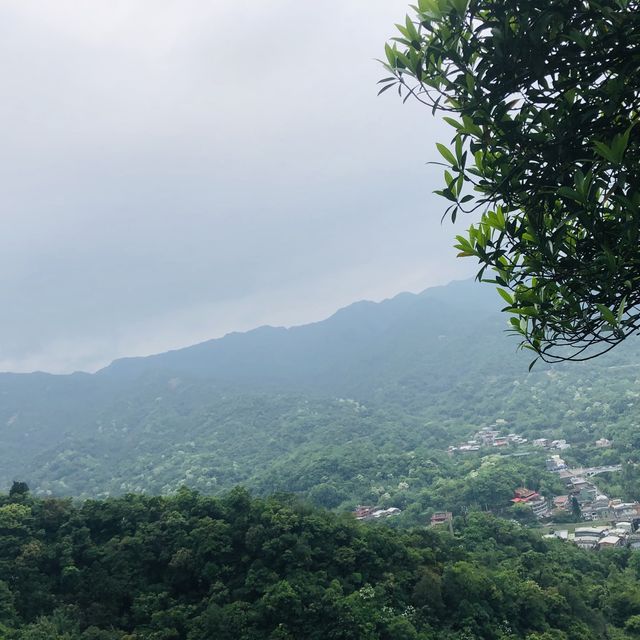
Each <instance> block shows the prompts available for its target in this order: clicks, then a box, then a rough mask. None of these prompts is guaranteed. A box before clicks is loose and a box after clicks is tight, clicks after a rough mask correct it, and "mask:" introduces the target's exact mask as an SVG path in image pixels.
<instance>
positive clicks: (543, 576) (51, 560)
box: [0, 487, 640, 640]
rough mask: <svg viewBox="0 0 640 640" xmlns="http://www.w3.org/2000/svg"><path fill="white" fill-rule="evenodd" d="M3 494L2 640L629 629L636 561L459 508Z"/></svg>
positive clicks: (429, 638)
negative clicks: (424, 513) (373, 510)
mask: <svg viewBox="0 0 640 640" xmlns="http://www.w3.org/2000/svg"><path fill="white" fill-rule="evenodd" d="M17 489H18V490H14V491H13V492H12V495H10V496H6V495H4V496H1V497H0V625H1V626H0V635H1V636H2V637H3V638H7V639H8V640H44V639H46V640H49V639H54V638H56V639H58V640H79V639H81V640H125V639H126V640H142V639H143V638H144V639H145V640H211V639H213V638H215V639H217V640H263V639H265V638H271V639H276V638H277V639H279V640H294V639H295V640H299V639H301V638H305V639H308V640H314V639H317V640H327V639H334V640H347V639H353V640H374V639H383V640H436V639H437V640H447V639H448V640H457V639H459V640H462V639H469V638H485V639H487V640H493V639H495V640H498V639H500V640H516V639H518V640H520V639H527V640H552V639H553V640H587V639H589V638H633V637H637V636H636V634H637V633H638V631H639V630H640V588H639V586H638V584H639V581H638V580H639V578H640V563H639V558H640V556H638V555H637V554H634V553H631V552H629V551H627V550H612V551H605V552H601V553H599V554H589V553H587V552H584V551H581V550H579V549H577V548H576V547H574V546H573V545H568V544H563V543H562V542H561V541H557V540H556V541H548V540H542V539H541V538H540V537H539V536H538V535H537V534H534V533H532V532H530V531H528V530H526V529H524V528H522V527H520V526H519V525H516V524H512V523H508V522H506V521H499V520H494V519H493V518H491V517H488V516H486V515H483V514H472V515H470V516H469V517H468V518H467V519H464V520H463V519H459V520H457V521H456V536H455V537H452V536H450V535H449V534H448V533H446V532H437V531H433V530H431V531H428V530H425V529H424V528H423V529H421V530H414V531H411V532H407V533H400V534H399V533H397V532H395V531H393V530H392V529H389V528H388V527H384V526H381V527H380V526H364V525H359V524H357V523H356V522H354V521H353V519H352V518H351V517H350V516H348V515H344V516H335V515H332V514H330V513H328V512H325V511H319V510H314V509H311V508H309V507H306V506H304V505H301V504H298V503H297V502H295V501H292V500H290V499H278V498H269V499H267V500H256V499H251V498H250V497H249V496H248V495H247V494H246V493H245V492H243V491H242V490H234V491H232V492H231V493H229V494H227V495H225V496H223V497H222V498H221V499H217V498H212V497H205V496H202V495H198V494H197V493H195V492H192V491H190V490H187V489H183V490H181V491H179V492H178V493H177V494H176V495H174V496H172V497H166V498H162V497H142V496H126V497H123V498H119V499H109V500H107V501H87V502H85V503H83V504H82V505H80V506H73V505H72V504H71V502H70V501H67V500H55V499H46V500H37V499H33V498H31V497H30V496H29V495H28V494H25V493H24V491H23V490H22V489H23V488H19V487H18V488H17Z"/></svg>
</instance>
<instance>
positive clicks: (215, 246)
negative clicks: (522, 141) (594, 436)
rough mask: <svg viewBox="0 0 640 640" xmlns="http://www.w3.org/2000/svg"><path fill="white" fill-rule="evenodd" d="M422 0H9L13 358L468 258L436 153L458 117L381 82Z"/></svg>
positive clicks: (199, 323)
mask: <svg viewBox="0 0 640 640" xmlns="http://www.w3.org/2000/svg"><path fill="white" fill-rule="evenodd" d="M406 10H407V7H406V4H405V2H404V0H402V1H401V0H393V1H391V2H390V1H389V0H376V1H374V2H364V0H354V1H353V2H350V3H340V2H337V0H332V1H331V2H329V3H327V4H326V5H325V6H324V7H323V9H322V10H321V11H319V10H318V9H317V8H315V7H314V6H311V5H300V4H299V3H294V2H292V1H291V0H278V1H276V2H274V3H270V5H269V7H268V8H267V7H244V6H241V5H238V4H237V3H234V2H231V1H230V0H226V1H224V2H219V3H215V6H211V4H210V3H206V2H204V1H199V0H188V1H187V2H177V0H167V1H166V2H163V3H160V4H158V3H153V4H152V3H151V2H150V0H136V1H135V2H123V1H115V2H97V3H92V5H91V6H88V5H87V6H84V5H78V3H75V2H72V1H71V0H65V1H62V2H59V3H56V4H55V5H53V4H47V3H44V4H43V3H40V2H36V1H35V0H19V1H18V0H9V1H8V2H5V3H3V5H2V7H0V25H2V26H0V29H2V35H3V38H2V39H1V40H0V42H1V44H0V47H2V49H3V53H4V55H3V56H2V57H1V60H2V61H3V62H0V64H3V65H4V68H3V77H4V78H5V82H4V84H3V88H2V89H1V90H0V91H2V98H3V99H2V102H1V103H0V110H2V115H3V118H4V121H5V123H6V127H5V139H4V154H3V155H2V159H1V160H0V163H1V168H2V171H3V178H4V179H3V180H2V181H1V182H0V198H1V201H2V204H3V211H4V215H3V217H2V218H1V219H0V243H1V247H2V251H1V252H0V300H1V301H2V304H3V308H4V309H5V314H3V317H2V320H1V321H0V330H1V331H2V336H3V341H2V345H1V349H0V370H6V371H33V370H45V371H51V372H69V371H74V370H95V369H97V368H99V367H101V366H103V365H105V364H107V363H108V362H111V361H112V360H114V359H117V358H119V357H122V356H135V355H145V354H149V353H156V352H162V351H166V350H168V349H172V348H177V347H180V346H184V345H188V344H194V343H197V342H201V341H203V340H206V339H210V338H212V337H216V336H221V335H224V334H226V333H228V332H230V331H242V330H247V329H249V328H252V327H256V326H260V325H264V324H276V325H277V324H280V325H295V324H302V323H305V322H309V321H312V320H317V319H318V318H321V317H326V316H327V315H328V314H330V313H331V312H332V311H335V310H336V309H338V308H340V307H343V306H346V305H348V304H350V303H351V302H353V301H356V300H360V299H373V300H380V299H383V298H387V297H390V296H392V295H395V294H396V293H398V292H400V291H405V290H408V291H418V290H422V289H424V288H426V287H429V286H433V285H438V284H444V283H446V282H449V281H450V280H452V279H456V278H462V277H467V276H469V275H471V274H472V273H473V271H474V264H473V263H472V262H470V261H468V260H467V261H464V260H456V259H455V257H454V256H455V250H454V249H453V248H452V245H453V242H454V240H453V238H454V235H455V234H456V233H458V232H459V231H460V229H459V228H457V229H454V228H453V226H452V225H451V224H450V223H448V222H445V223H444V224H443V225H441V224H440V218H441V215H442V211H443V207H444V205H443V202H442V201H441V200H440V199H439V198H438V197H436V196H434V195H432V191H433V189H435V188H437V187H438V185H439V182H440V179H441V177H440V173H441V170H440V169H439V168H437V167H433V166H428V165H426V163H427V162H428V161H430V160H435V159H437V158H436V152H435V147H434V145H435V141H436V140H447V139H448V137H449V136H450V134H449V133H448V132H447V131H446V130H445V127H444V126H442V124H441V123H440V122H439V121H437V120H435V119H434V118H432V117H431V114H430V113H429V112H428V111H425V110H424V109H423V108H421V107H420V106H419V105H416V104H411V103H407V104H406V105H404V106H403V105H402V104H401V101H400V100H399V99H398V98H397V96H394V95H393V94H391V93H386V94H384V95H383V96H381V97H379V98H378V97H376V93H377V89H378V87H377V85H376V82H377V80H379V79H380V78H381V77H383V75H384V70H383V69H382V68H381V67H380V65H379V64H378V63H377V62H376V61H375V58H376V57H380V56H381V55H382V51H383V45H384V42H385V40H386V39H387V38H388V37H389V36H391V35H393V31H394V27H393V24H394V22H398V21H399V20H401V19H402V18H403V16H404V14H405V13H406ZM365 24H366V29H365V28H362V27H363V25H365ZM459 226H460V227H462V226H465V223H464V222H462V224H461V225H459Z"/></svg>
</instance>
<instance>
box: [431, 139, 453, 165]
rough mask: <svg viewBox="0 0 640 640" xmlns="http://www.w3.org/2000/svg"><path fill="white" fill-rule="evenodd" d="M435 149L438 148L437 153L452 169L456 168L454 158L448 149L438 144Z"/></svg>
mask: <svg viewBox="0 0 640 640" xmlns="http://www.w3.org/2000/svg"><path fill="white" fill-rule="evenodd" d="M436 147H437V148H438V151H439V152H440V155H441V156H442V157H443V158H444V159H445V160H446V161H447V162H448V163H449V164H451V166H452V167H456V166H457V162H456V159H455V156H454V155H453V153H451V151H449V149H447V147H445V146H444V145H443V144H442V143H440V142H436Z"/></svg>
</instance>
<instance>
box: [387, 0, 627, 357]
mask: <svg viewBox="0 0 640 640" xmlns="http://www.w3.org/2000/svg"><path fill="white" fill-rule="evenodd" d="M414 9H415V16H414V18H413V19H410V18H409V17H407V19H406V22H405V24H402V25H398V29H399V31H400V37H397V38H394V42H393V44H391V45H387V46H386V57H387V60H386V63H385V66H386V67H387V69H388V70H389V71H390V72H391V76H389V77H388V78H385V79H384V80H382V81H381V82H382V83H383V85H384V86H383V87H382V91H385V90H387V89H389V88H392V87H397V88H398V90H399V92H400V94H401V95H403V96H404V97H405V99H408V98H409V97H414V98H417V99H418V100H420V101H421V102H422V103H424V104H425V105H426V106H428V107H429V108H430V109H431V110H432V112H433V113H434V114H435V113H436V112H443V113H445V118H444V119H445V120H446V121H447V122H448V123H449V124H450V125H451V126H452V127H453V129H454V131H455V133H454V136H453V140H452V143H451V145H449V146H447V145H443V144H438V150H439V152H440V154H441V155H442V157H443V160H444V164H445V166H446V170H445V172H444V178H445V185H444V186H443V188H442V189H440V190H439V191H438V192H437V193H439V194H440V195H442V196H443V197H444V198H446V199H447V200H448V201H449V202H450V206H449V208H448V209H447V214H449V215H450V216H451V219H452V220H454V221H455V220H456V217H457V216H458V215H459V213H461V212H475V211H478V212H481V217H480V220H479V222H478V223H477V224H474V225H472V226H471V227H470V229H469V231H468V234H467V235H466V236H458V238H457V245H456V247H457V249H458V250H459V255H461V256H474V257H476V258H477V259H478V261H479V263H480V265H481V268H480V270H479V273H478V278H479V279H481V280H484V281H489V282H494V283H496V284H497V285H498V286H499V292H500V294H501V296H502V297H503V298H504V300H505V301H506V304H507V306H506V307H505V311H508V312H510V313H512V314H513V317H512V318H511V319H510V322H511V327H512V329H513V331H515V332H517V333H518V334H520V336H521V338H522V346H524V347H527V348H530V349H532V350H534V351H535V352H536V353H537V355H538V356H540V357H542V358H543V359H544V360H546V361H555V360H580V359H587V358H591V357H595V356H596V355H599V354H600V353H602V352H604V351H607V350H609V349H611V348H612V347H613V346H615V345H616V344H618V343H619V342H621V341H622V340H624V339H625V338H626V337H627V336H629V335H630V334H633V333H635V332H637V331H638V329H640V307H639V304H640V126H638V119H639V112H638V105H639V104H640V4H639V3H638V1H637V0H504V1H501V2H495V1H492V0H470V1H469V0H420V1H419V2H418V6H416V7H414ZM445 215H446V214H445Z"/></svg>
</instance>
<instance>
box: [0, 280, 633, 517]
mask: <svg viewBox="0 0 640 640" xmlns="http://www.w3.org/2000/svg"><path fill="white" fill-rule="evenodd" d="M495 304H496V300H495V293H494V291H493V289H492V287H486V286H481V285H478V284H476V283H473V282H462V283H453V284H452V285H450V286H448V287H441V288H436V289H429V290H427V291H425V292H424V293H422V294H420V295H411V294H402V295H400V296H398V297H396V298H394V299H392V300H388V301H385V302H383V303H380V304H373V303H358V304H355V305H353V306H352V307H348V308H347V309H344V310H342V311H340V312H338V313H337V314H335V315H334V316H333V317H331V318H329V319H328V320H326V321H324V322H319V323H316V324H313V325H307V326H304V327H298V328H293V329H274V328H263V329H259V330H256V331H254V332H250V333H248V334H234V335H231V336H228V337H226V338H223V339H221V340H215V341H211V342H209V343H205V344H202V345H196V346H194V347H190V348H188V349H184V350H180V351H176V352H172V353H168V354H161V355H158V356H154V357H151V358H142V359H132V360H124V361H118V362H116V363H114V364H113V365H112V366H110V367H108V368H107V369H105V370H103V371H100V372H98V373H97V374H94V375H89V374H74V375H71V376H51V375H46V374H28V375H11V374H5V375H2V376H0V424H1V425H3V429H2V445H3V446H2V448H1V449H0V463H1V464H0V475H1V478H0V479H1V481H2V483H3V484H4V486H5V487H7V488H8V487H9V486H10V483H11V481H12V480H14V479H19V480H24V481H26V482H27V483H28V484H29V485H30V487H31V488H32V491H33V492H34V493H35V494H38V495H43V494H54V495H73V496H80V497H87V496H107V495H115V494H120V493H124V492H127V491H136V492H140V491H147V492H151V493H160V494H162V493H167V492H170V491H172V490H175V489H176V488H177V487H178V486H180V485H181V484H186V485H188V486H191V487H194V488H197V489H199V490H201V491H204V492H207V493H216V492H219V491H223V490H225V489H228V488H230V487H233V486H235V485H237V484H243V485H245V486H247V487H249V488H251V489H253V490H255V491H258V492H259V493H264V494H268V493H271V492H273V491H291V492H299V493H301V494H303V495H305V496H307V497H309V498H311V499H312V500H313V501H314V502H316V503H317V504H319V505H322V506H326V507H338V506H340V505H342V507H343V508H351V507H353V506H354V505H355V504H356V503H367V502H380V503H384V504H387V505H393V506H400V507H403V508H404V507H406V506H409V505H414V507H413V508H414V509H417V510H418V511H419V512H420V513H424V512H426V511H428V510H429V509H437V508H438V507H439V506H447V507H449V508H454V509H455V508H456V507H457V506H460V505H463V504H468V503H469V493H470V489H469V487H467V484H470V483H471V478H473V477H474V475H473V474H475V473H476V472H477V471H478V469H480V468H481V467H482V468H483V469H484V470H485V471H484V472H487V473H488V471H487V465H486V464H485V463H484V462H483V461H482V460H481V459H480V458H478V457H476V458H470V459H469V460H465V461H464V463H462V464H461V463H460V461H459V460H452V459H450V458H449V457H448V456H447V454H446V449H447V447H448V446H449V445H451V444H454V443H456V442H457V441H458V440H460V439H465V438H466V437H468V436H469V435H470V434H471V433H472V432H474V431H476V430H477V429H478V428H480V427H482V426H486V425H489V424H492V423H493V422H494V421H495V420H496V419H502V420H505V421H506V424H508V425H509V429H512V430H516V431H518V432H519V433H523V434H525V435H528V436H530V437H536V436H537V435H549V436H553V437H564V438H568V439H570V441H571V442H573V443H574V444H580V445H581V447H580V448H579V449H578V448H577V447H574V451H575V452H576V454H575V455H579V454H578V451H579V450H580V451H583V452H585V455H587V454H588V452H589V451H590V450H591V449H590V448H589V447H591V448H592V446H591V445H592V443H593V442H594V441H595V439H597V438H599V437H602V436H607V437H610V438H613V440H614V443H615V448H614V450H613V451H610V452H609V453H608V455H609V456H610V457H611V458H612V459H613V460H614V461H616V462H617V461H620V459H621V458H622V457H623V458H624V460H625V461H626V460H629V459H634V456H635V453H634V452H635V451H637V450H638V447H637V445H638V442H637V441H636V440H637V436H636V434H637V432H638V430H637V428H636V422H637V421H636V417H635V416H636V414H637V411H636V402H637V398H638V397H640V380H639V378H640V376H639V374H638V369H637V364H638V363H640V359H639V358H638V357H637V356H638V345H636V344H635V343H634V342H633V341H629V342H628V343H627V344H625V345H624V346H622V347H619V348H618V350H616V351H614V352H613V353H612V354H611V355H610V356H609V357H607V358H605V359H600V360H597V361H595V362H594V363H593V364H584V365H567V366H564V367H556V368H553V369H551V368H549V367H546V366H536V367H535V368H534V369H533V371H532V372H531V373H528V372H527V365H528V363H529V357H528V356H527V354H526V353H521V352H520V353H517V352H516V351H515V348H516V341H514V340H512V339H511V338H510V337H509V336H508V335H505V333H504V331H503V329H504V325H503V323H504V319H503V318H502V317H501V316H500V314H499V313H498V312H497V311H496V309H495ZM585 461H586V462H588V460H585ZM535 464H536V465H537V464H539V463H538V462H537V461H536V462H535ZM483 465H484V466H483ZM505 466H506V471H505V473H507V474H508V477H510V478H516V477H518V476H519V475H520V477H521V476H522V470H521V465H520V466H519V465H518V464H517V463H515V462H513V461H506V460H503V461H499V463H498V465H497V467H496V466H495V465H493V466H491V467H490V469H494V471H495V473H496V474H498V475H500V474H502V472H503V467H505ZM528 466H529V468H530V467H531V466H532V465H528ZM484 472H483V473H484ZM467 473H468V474H472V475H470V476H469V479H468V481H466V480H462V481H461V480H460V476H462V478H464V474H467ZM528 475H531V474H530V473H528ZM454 476H455V477H456V478H457V480H456V484H455V487H453V488H452V487H451V486H450V480H451V478H452V477H454ZM534 480H535V481H536V482H538V483H539V482H541V481H542V478H541V477H537V478H534ZM465 483H467V484H465ZM498 484H499V483H498ZM512 488H513V487H512V486H509V488H508V491H511V490H512ZM427 490H428V491H427ZM425 491H427V492H426V493H425ZM505 491H506V489H505ZM505 491H500V492H499V495H500V496H501V499H503V498H504V497H505ZM492 500H493V501H496V500H497V498H496V497H494V498H493V499H492ZM476 501H477V502H478V503H479V504H484V505H487V504H489V502H491V500H488V498H487V496H479V497H477V500H476Z"/></svg>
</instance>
